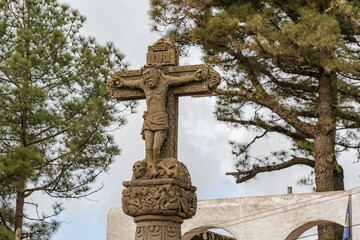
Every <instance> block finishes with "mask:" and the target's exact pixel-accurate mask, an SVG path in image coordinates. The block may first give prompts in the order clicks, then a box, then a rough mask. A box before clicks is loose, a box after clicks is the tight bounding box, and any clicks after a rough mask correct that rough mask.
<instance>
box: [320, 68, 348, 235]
mask: <svg viewBox="0 0 360 240" xmlns="http://www.w3.org/2000/svg"><path fill="white" fill-rule="evenodd" d="M336 81H337V80H336V75H335V74H326V73H323V74H322V76H321V78H320V79H319V105H318V116H319V120H318V124H317V127H318V132H317V135H316V136H315V139H314V147H315V152H314V158H315V168H314V169H315V183H316V191H317V192H325V191H337V190H344V173H343V169H342V168H341V166H340V165H338V163H337V161H336V157H335V143H334V142H335V134H336V119H335V117H334V116H335V114H334V111H335V110H336V109H335V107H336V105H337V97H336V92H337V86H336ZM324 220H325V219H324ZM318 236H319V239H320V240H326V239H333V240H334V239H341V238H342V226H341V225H338V224H323V225H319V226H318Z"/></svg>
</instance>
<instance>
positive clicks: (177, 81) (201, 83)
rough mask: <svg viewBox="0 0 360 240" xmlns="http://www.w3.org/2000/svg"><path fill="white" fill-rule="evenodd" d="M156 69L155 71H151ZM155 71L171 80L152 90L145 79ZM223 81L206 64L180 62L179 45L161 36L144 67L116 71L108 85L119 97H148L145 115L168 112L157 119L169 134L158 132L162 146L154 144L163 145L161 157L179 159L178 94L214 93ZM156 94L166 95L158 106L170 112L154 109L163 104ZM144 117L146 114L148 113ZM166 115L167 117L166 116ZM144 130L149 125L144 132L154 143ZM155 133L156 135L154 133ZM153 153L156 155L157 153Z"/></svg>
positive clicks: (149, 53) (165, 79)
mask: <svg viewBox="0 0 360 240" xmlns="http://www.w3.org/2000/svg"><path fill="white" fill-rule="evenodd" d="M152 71H153V72H154V73H151V72H152ZM151 74H152V75H153V76H152V78H154V75H157V77H158V78H160V80H163V81H164V82H167V86H165V83H164V86H160V87H158V88H159V91H155V90H151V89H152V88H151V87H149V86H147V85H146V83H145V80H146V79H145V78H147V79H150V78H151V77H149V76H146V75H151ZM219 83H220V75H219V74H218V73H217V72H216V71H215V70H214V69H213V68H212V67H210V66H208V65H206V64H201V65H188V66H179V49H178V48H177V47H176V46H175V45H174V44H173V43H172V42H171V41H169V40H168V39H167V38H161V39H160V40H158V41H157V42H156V43H155V44H154V45H152V46H149V48H148V53H147V60H146V65H145V66H144V67H143V68H142V69H140V70H132V71H123V72H116V73H115V74H114V76H113V77H112V78H111V80H110V81H109V83H108V85H107V88H108V92H109V93H111V94H112V95H113V96H114V97H115V98H116V99H117V100H119V101H126V100H138V99H145V98H146V101H147V108H148V109H147V111H146V113H145V114H144V115H151V114H153V115H164V116H163V117H161V116H157V117H158V119H156V116H154V119H153V121H160V122H164V124H165V125H166V127H163V128H164V129H165V132H164V134H163V135H165V136H158V138H160V140H162V141H158V145H160V146H152V147H155V148H156V147H157V148H161V150H159V151H160V153H158V154H160V156H159V157H160V158H175V159H177V141H178V98H179V97H180V96H207V95H210V94H211V93H212V91H213V90H214V89H215V88H216V87H217V86H218V85H219ZM160 88H161V89H160ZM161 91H162V92H161ZM164 91H165V92H164ZM160 92H161V93H160ZM163 94H165V96H164V97H163V96H160V95H163ZM155 95H157V97H158V98H164V99H163V100H158V101H162V103H164V106H160V107H158V108H162V107H164V108H166V110H165V109H164V111H165V112H166V113H167V116H166V114H164V113H160V112H164V111H160V110H153V111H152V110H151V109H152V105H154V104H155V105H156V104H159V103H154V102H155V101H156V100H154V99H153V98H154V96H155ZM156 111H157V112H156ZM144 117H145V118H146V117H147V116H144ZM166 117H167V121H165V120H163V119H162V118H166ZM146 122H147V121H146V120H145V123H146ZM145 123H144V126H145ZM153 128H154V129H156V128H159V129H160V130H162V129H161V128H162V127H160V126H153ZM144 130H146V129H144V128H143V131H142V134H143V137H145V145H150V144H151V143H148V144H147V136H146V131H144ZM144 132H145V133H144ZM158 135H160V134H158ZM152 137H153V138H154V136H152ZM149 138H150V137H149ZM155 138H156V136H155ZM161 138H164V139H161ZM155 140H156V139H154V140H153V142H154V143H153V144H156V141H155ZM153 144H151V145H153ZM146 148H147V149H146V151H147V153H146V158H153V157H152V156H151V153H149V151H150V149H149V148H150V146H146ZM148 153H149V154H148ZM153 154H154V155H156V153H153ZM155 158H156V157H155ZM154 161H156V159H154Z"/></svg>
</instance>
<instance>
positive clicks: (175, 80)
mask: <svg viewBox="0 0 360 240" xmlns="http://www.w3.org/2000/svg"><path fill="white" fill-rule="evenodd" d="M206 75H207V69H199V70H197V71H196V72H195V73H194V74H192V75H186V76H181V77H173V76H169V75H165V74H164V75H163V77H164V78H165V79H166V82H167V83H168V84H169V86H176V85H182V84H185V83H189V82H194V81H203V80H205V79H206Z"/></svg>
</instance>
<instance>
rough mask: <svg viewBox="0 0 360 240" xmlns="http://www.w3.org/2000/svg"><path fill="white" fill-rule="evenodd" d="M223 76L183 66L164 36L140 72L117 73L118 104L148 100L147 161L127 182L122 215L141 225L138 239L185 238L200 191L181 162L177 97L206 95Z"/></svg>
mask: <svg viewBox="0 0 360 240" xmlns="http://www.w3.org/2000/svg"><path fill="white" fill-rule="evenodd" d="M219 83H220V74H218V73H217V72H216V71H215V70H214V69H213V68H212V67H210V66H208V65H206V64H202V65H191V66H179V49H178V48H177V47H176V46H175V45H174V44H173V43H172V42H170V41H169V40H168V39H166V38H162V39H160V40H158V41H157V42H156V43H155V44H154V45H152V46H149V51H148V53H147V61H146V65H145V66H144V67H142V68H141V69H140V70H133V71H123V72H117V73H115V74H114V76H113V77H112V78H111V79H110V80H109V82H108V84H107V90H108V92H109V93H111V94H112V95H113V96H114V97H115V98H116V99H118V100H119V101H127V100H137V99H146V105H147V110H146V111H145V113H144V115H143V117H144V124H143V128H142V130H141V134H142V135H143V138H144V139H145V159H144V160H141V161H136V162H135V163H134V165H133V177H132V179H131V181H125V182H123V185H124V186H125V187H126V188H125V189H124V190H123V194H122V203H123V205H122V207H123V211H124V212H125V213H126V214H127V215H129V216H132V217H134V221H135V222H136V223H137V227H136V234H135V240H180V239H181V223H182V222H183V220H184V219H189V218H191V217H193V216H194V215H195V213H196V206H197V197H196V194H195V191H196V187H194V186H192V185H191V178H190V174H189V172H188V170H187V168H186V166H185V164H183V163H182V162H180V161H178V160H177V136H178V135H177V134H178V98H179V97H180V96H207V95H211V94H212V91H213V90H214V89H215V88H216V87H217V86H218V85H219Z"/></svg>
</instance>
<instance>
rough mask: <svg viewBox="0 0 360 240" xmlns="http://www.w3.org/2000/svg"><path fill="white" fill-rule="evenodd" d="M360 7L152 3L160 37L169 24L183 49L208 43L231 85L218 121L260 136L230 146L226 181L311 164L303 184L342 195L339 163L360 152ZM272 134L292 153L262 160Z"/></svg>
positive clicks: (258, 0) (223, 0)
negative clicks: (232, 168)
mask: <svg viewBox="0 0 360 240" xmlns="http://www.w3.org/2000/svg"><path fill="white" fill-rule="evenodd" d="M359 5H360V2H359V1H350V0H349V1H346V0H344V1H338V0H334V1H331V0H318V1H316V0H315V1H307V0H298V1H287V0H251V1H249V0H236V1H229V0H152V10H151V16H152V18H153V19H154V20H155V24H154V29H155V30H162V29H160V27H164V26H165V29H166V30H167V33H168V34H169V36H170V37H172V38H173V39H174V40H176V41H177V43H178V44H179V45H180V46H189V45H197V46H200V47H201V48H202V50H203V52H204V60H205V62H207V63H209V64H213V65H215V66H217V67H219V68H221V69H222V70H223V72H224V74H225V76H224V81H225V82H226V85H227V87H226V88H224V89H222V90H219V91H218V92H217V94H218V96H219V100H218V104H217V112H216V114H217V117H218V119H219V120H220V121H224V122H228V123H229V124H232V125H234V126H238V125H242V126H246V127H248V128H250V129H254V130H256V131H258V132H260V134H259V135H258V136H257V137H255V138H254V139H253V140H252V141H251V142H250V143H247V144H240V143H236V142H232V143H231V144H232V145H233V153H234V154H235V156H236V158H237V164H236V167H237V171H236V172H233V173H228V174H229V175H234V176H236V178H237V182H238V183H241V182H244V181H247V180H249V179H251V178H253V177H255V176H256V175H257V174H259V173H262V172H271V171H275V170H281V169H285V168H289V167H291V166H295V165H306V166H309V167H310V168H311V169H313V173H314V180H313V179H312V178H311V176H310V177H309V178H304V179H302V182H308V180H310V181H311V180H313V181H314V183H315V185H316V191H319V192H321V191H335V190H343V189H344V182H343V176H344V173H343V169H342V167H341V166H340V165H339V164H338V162H337V156H338V155H339V154H340V153H341V152H343V151H347V150H350V149H356V150H357V151H359V147H360V144H359V140H358V139H359V130H360V88H359V86H360V68H359V66H360V65H359V63H360V58H359V56H360V55H359V53H360V48H359V46H360V38H359V30H360V24H359ZM270 134H280V135H282V136H285V137H286V138H288V139H289V140H290V141H291V144H292V146H291V147H290V148H289V149H285V150H281V151H276V152H273V153H272V154H271V155H270V156H265V157H261V156H256V155H254V154H253V152H252V151H250V146H251V145H252V144H253V143H255V142H256V141H257V140H258V139H261V138H263V137H266V136H269V135H270ZM257 152H259V151H257ZM354 158H356V157H355V156H354ZM332 229H334V228H332ZM328 230H329V229H327V228H326V227H320V228H319V235H320V236H321V237H322V238H325V232H326V231H328ZM337 236H338V237H337V238H334V235H333V233H330V234H328V237H330V238H331V239H340V238H341V233H340V237H339V235H337Z"/></svg>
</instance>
